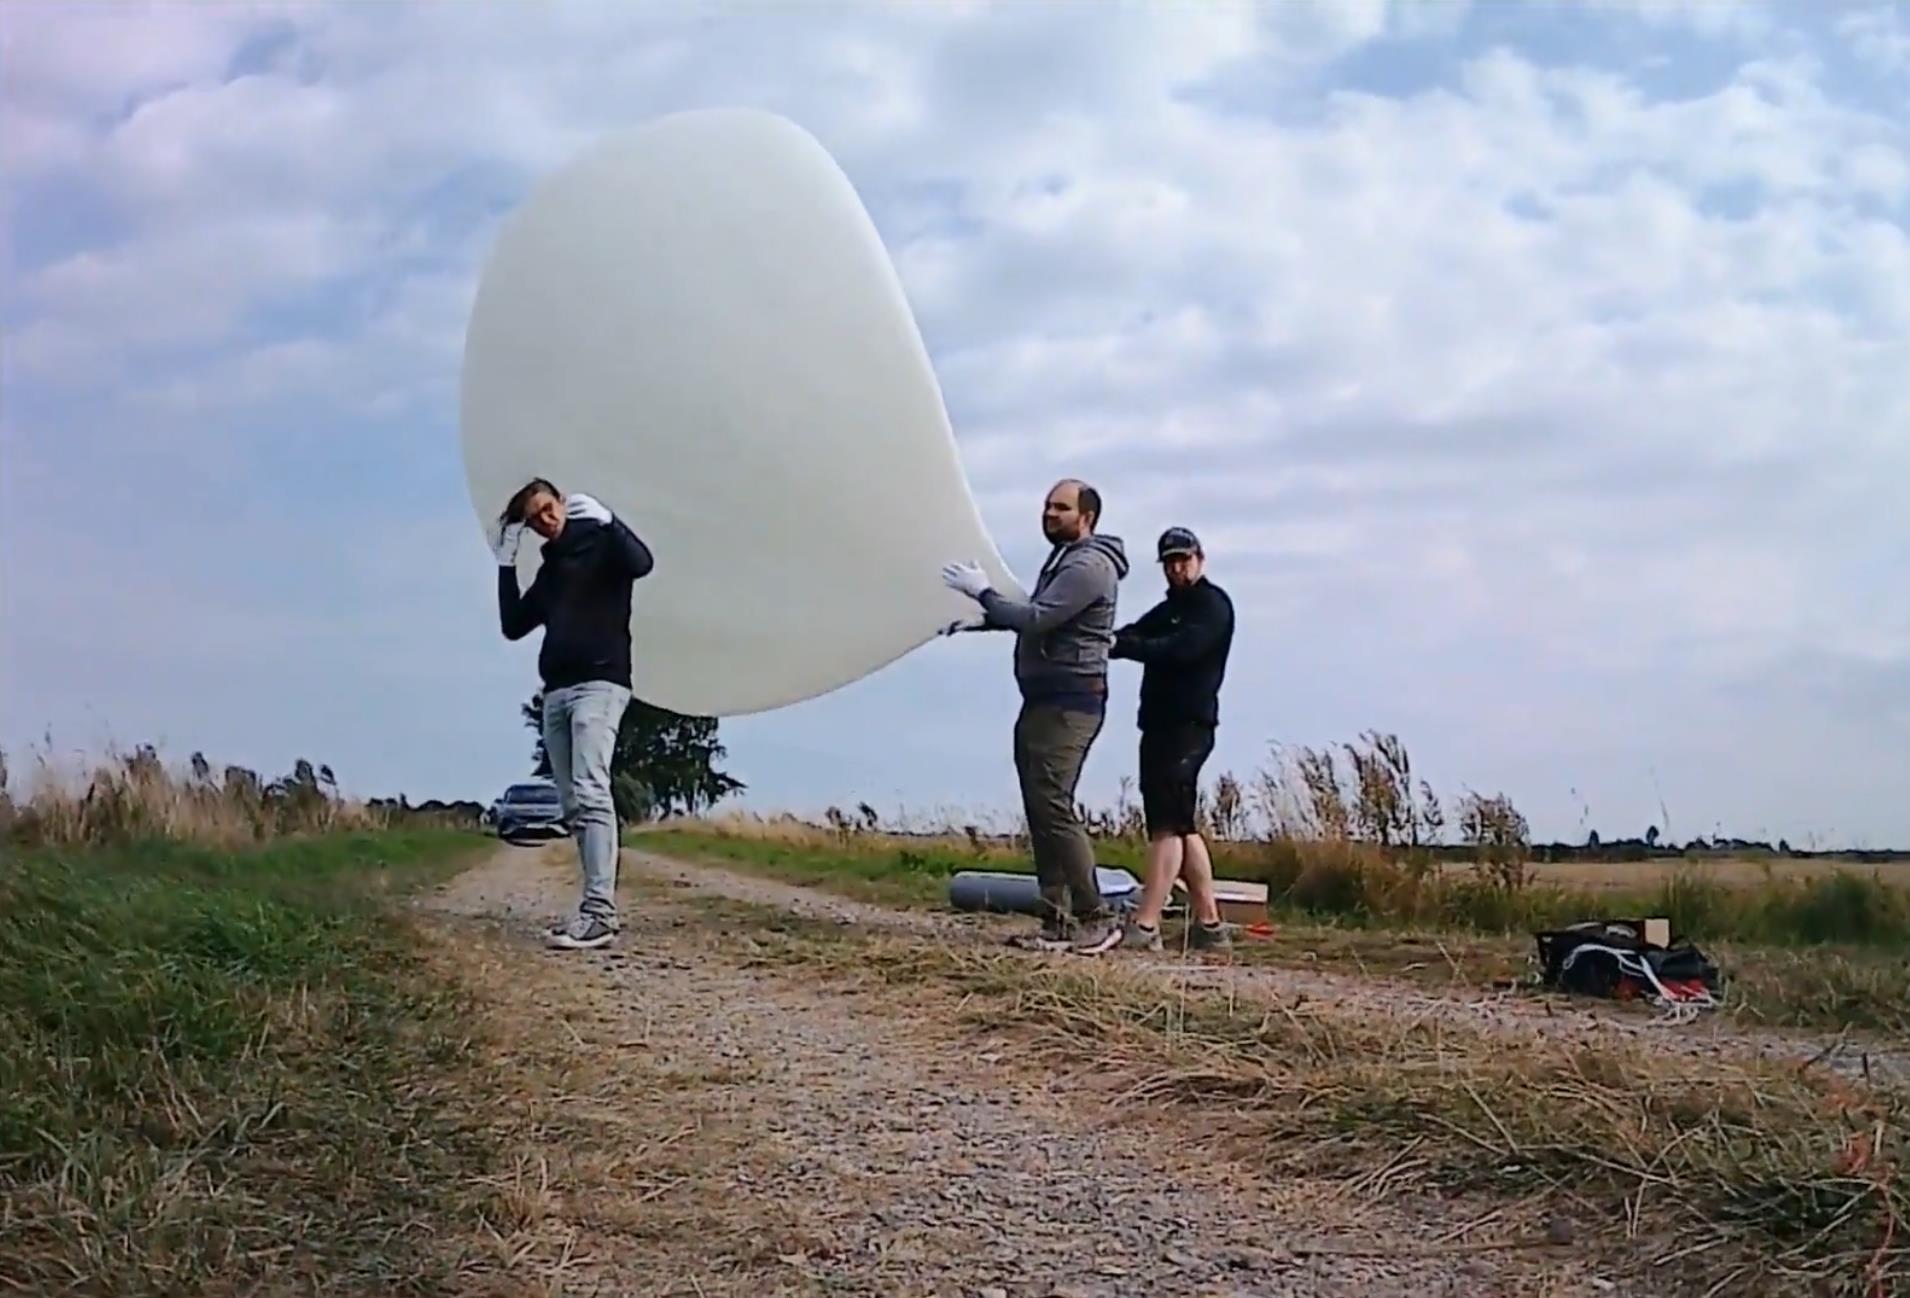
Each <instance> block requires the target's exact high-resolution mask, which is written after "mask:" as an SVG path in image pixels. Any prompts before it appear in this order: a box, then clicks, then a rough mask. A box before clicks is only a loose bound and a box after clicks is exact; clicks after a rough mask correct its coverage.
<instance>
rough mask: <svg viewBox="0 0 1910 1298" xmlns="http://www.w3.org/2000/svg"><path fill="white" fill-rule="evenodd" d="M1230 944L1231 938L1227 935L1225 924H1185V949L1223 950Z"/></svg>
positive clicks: (1231, 944) (1231, 943) (1230, 945)
mask: <svg viewBox="0 0 1910 1298" xmlns="http://www.w3.org/2000/svg"><path fill="white" fill-rule="evenodd" d="M1232 946H1233V939H1232V938H1230V937H1228V936H1227V926H1226V925H1225V924H1189V925H1188V926H1187V949H1188V950H1190V951H1225V950H1228V949H1229V948H1230V947H1232Z"/></svg>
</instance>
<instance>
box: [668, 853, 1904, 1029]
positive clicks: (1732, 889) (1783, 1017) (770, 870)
mask: <svg viewBox="0 0 1910 1298" xmlns="http://www.w3.org/2000/svg"><path fill="white" fill-rule="evenodd" d="M630 841H631V842H632V844H633V845H637V846H641V847H644V848H645V849H647V850H652V851H658V852H664V853H668V854H672V855H676V856H679V857H685V858H689V859H696V860H707V861H714V862H719V863H724V864H728V865H733V866H737V867H740V868H744V869H748V870H752V871H755V872H757V873H761V874H765V875H769V876H771V877H775V878H778V879H782V880H785V881H788V882H792V883H799V884H805V885H810V886H818V887H825V888H829V889H831V890H834V891H837V892H840V893H842V894H844V895H848V896H852V897H856V898H858V899H861V900H867V901H878V902H885V903H889V904H894V905H903V906H931V907H933V906H943V905H946V899H947V889H948V880H949V876H950V875H952V874H954V873H955V872H957V871H960V870H969V869H1007V870H1023V871H1025V870H1028V869H1029V868H1030V866H1029V864H1028V860H1027V857H1026V856H1025V855H1024V854H1022V853H1019V852H1016V851H1014V850H1013V849H1010V848H1006V847H1001V846H995V845H986V846H981V847H978V846H976V845H975V844H972V843H970V842H968V841H966V840H964V839H963V838H961V837H959V836H953V837H944V838H916V837H899V836H885V835H882V834H879V833H873V834H872V833H858V832H851V833H846V834H845V833H837V832H833V831H829V830H823V829H816V828H814V827H808V826H803V825H801V824H798V823H795V822H791V821H788V820H770V821H754V820H743V819H726V820H721V821H711V822H677V823H675V824H673V825H671V826H667V827H657V828H652V829H648V830H645V831H642V832H641V833H639V834H635V835H633V836H632V837H631V839H630ZM1097 857H1098V859H1099V860H1101V862H1102V863H1103V864H1108V865H1121V866H1125V867H1126V868H1129V869H1131V870H1132V871H1133V872H1134V873H1135V874H1136V875H1137V877H1138V876H1139V875H1140V874H1141V872H1142V861H1141V848H1140V847H1139V845H1138V844H1135V843H1133V842H1131V841H1120V840H1114V841H1108V840H1103V841H1100V842H1098V843H1097ZM1218 868H1219V870H1220V872H1221V873H1222V874H1223V875H1224V876H1228V877H1233V878H1245V879H1261V880H1265V881H1267V882H1268V883H1269V885H1270V888H1269V891H1270V895H1271V898H1272V902H1271V905H1270V907H1269V918H1270V919H1271V920H1272V921H1273V922H1274V930H1275V931H1274V933H1273V935H1272V936H1271V937H1269V938H1265V939H1259V940H1248V941H1243V942H1241V943H1240V944H1239V946H1238V948H1237V955H1238V958H1240V959H1243V960H1247V961H1250V962H1252V961H1258V962H1264V963H1271V964H1280V965H1289V966H1298V967H1328V968H1338V969H1348V970H1353V971H1356V972H1363V973H1373V974H1384V975H1387V976H1392V977H1401V978H1406V979H1409V980H1412V981H1415V982H1418V983H1422V984H1426V985H1438V986H1447V985H1452V984H1459V985H1462V986H1470V987H1494V986H1506V985H1509V984H1512V983H1515V982H1518V981H1520V980H1523V979H1526V978H1528V977H1529V976H1530V973H1531V968H1530V957H1531V955H1532V953H1533V951H1534V943H1533V940H1532V936H1531V934H1532V931H1533V930H1534V929H1536V928H1540V927H1545V926H1550V925H1555V924H1561V923H1570V922H1574V921H1577V920H1582V919H1588V918H1597V917H1601V916H1610V915H1629V916H1642V915H1668V916H1670V917H1671V918H1672V919H1673V921H1674V925H1675V927H1676V929H1677V930H1678V931H1679V932H1682V933H1685V934H1688V935H1689V936H1691V937H1692V938H1693V939H1694V940H1695V941H1697V942H1698V943H1699V944H1700V945H1701V946H1702V947H1703V948H1704V950H1705V952H1706V954H1708V955H1710V956H1711V957H1712V958H1713V959H1714V960H1715V961H1717V962H1718V963H1719V965H1720V966H1721V967H1722V968H1723V969H1724V971H1725V973H1726V976H1727V979H1728V982H1729V986H1728V995H1727V1013H1729V1014H1730V1015H1731V1016H1733V1017H1736V1018H1740V1019H1742V1020H1744V1021H1746V1022H1750V1023H1755V1024H1761V1025H1765V1026H1772V1027H1808V1028H1824V1027H1831V1028H1842V1027H1845V1026H1849V1027H1851V1028H1854V1029H1859V1030H1865V1031H1877V1032H1891V1033H1900V1032H1905V1031H1910V895H1906V894H1905V893H1903V892H1902V891H1900V890H1899V888H1898V887H1897V885H1895V884H1893V883H1886V882H1883V881H1881V880H1879V879H1877V878H1874V877H1872V874H1871V873H1868V872H1864V871H1858V870H1849V869H1840V870H1821V871H1814V872H1809V873H1806V874H1802V875H1798V876H1793V877H1783V876H1770V877H1767V876H1765V875H1764V874H1763V873H1762V872H1759V873H1757V874H1755V875H1748V874H1744V873H1739V874H1737V875H1735V876H1731V877H1728V878H1727V879H1713V878H1711V877H1710V876H1709V875H1707V874H1703V873H1699V872H1696V871H1685V872H1672V873H1664V874H1661V875H1660V876H1658V878H1657V881H1656V882H1655V883H1647V882H1644V881H1642V880H1641V881H1640V882H1639V883H1638V885H1637V886H1636V887H1634V888H1621V887H1616V886H1607V887H1604V888H1596V889H1594V888H1588V887H1584V886H1582V885H1572V886H1565V885H1560V884H1556V883H1554V882H1552V881H1551V879H1550V878H1549V877H1548V875H1547V874H1546V873H1545V872H1543V871H1531V872H1527V873H1521V874H1518V875H1516V876H1513V877H1510V878H1508V877H1507V875H1506V874H1505V872H1503V871H1498V872H1487V871H1459V870H1446V871H1435V872H1430V873H1429V874H1427V875H1426V876H1424V877H1415V876H1414V875H1412V874H1411V873H1410V872H1408V871H1407V870H1406V869H1405V868H1404V867H1401V866H1399V865H1395V864H1392V863H1389V862H1386V861H1384V860H1381V859H1378V858H1376V857H1375V856H1374V855H1373V854H1371V853H1370V852H1368V851H1366V850H1364V849H1363V848H1361V847H1360V845H1357V844H1348V843H1324V844H1313V845H1293V844H1289V845H1281V847H1280V848H1278V849H1276V848H1273V847H1269V846H1268V845H1264V844H1262V845H1253V846H1245V847H1243V846H1241V845H1232V844H1229V845H1223V849H1222V851H1221V853H1220V854H1219V862H1218Z"/></svg>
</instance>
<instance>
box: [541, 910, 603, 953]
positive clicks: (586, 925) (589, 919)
mask: <svg viewBox="0 0 1910 1298" xmlns="http://www.w3.org/2000/svg"><path fill="white" fill-rule="evenodd" d="M616 936H617V930H616V928H615V927H614V926H613V925H612V924H610V923H609V922H608V921H606V920H605V919H604V918H603V917H602V916H599V915H579V916H578V917H577V918H576V919H573V920H571V921H570V923H569V925H567V926H566V927H564V928H561V929H556V930H553V931H552V932H551V933H550V935H549V936H548V937H546V938H545V939H544V941H545V945H547V946H549V947H550V948H551V949H553V950H556V951H589V950H591V949H593V948H595V947H600V946H607V945H609V943H610V941H611V939H613V938H615V937H616Z"/></svg>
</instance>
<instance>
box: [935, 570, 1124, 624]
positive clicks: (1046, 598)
mask: <svg viewBox="0 0 1910 1298" xmlns="http://www.w3.org/2000/svg"><path fill="white" fill-rule="evenodd" d="M1103 562H1105V560H1102V559H1100V558H1098V557H1096V556H1089V558H1088V560H1087V562H1085V563H1077V564H1071V565H1069V566H1068V567H1066V568H1063V569H1062V570H1061V572H1060V573H1058V574H1057V575H1056V577H1055V579H1054V580H1053V581H1051V582H1049V583H1048V585H1047V588H1046V589H1044V590H1043V591H1042V592H1041V593H1040V594H1039V595H1037V596H1035V597H1034V598H1032V599H1010V598H1008V597H1007V596H1006V595H1003V594H1001V593H1000V592H999V591H997V590H994V589H992V588H991V587H990V586H989V585H988V578H987V577H986V576H984V575H983V574H982V570H981V569H980V568H979V567H977V566H975V565H974V564H972V563H971V564H957V563H952V564H950V565H949V566H948V567H947V568H945V569H943V570H942V580H943V581H945V582H946V583H948V585H949V586H951V587H953V588H954V589H956V590H959V591H961V592H963V593H964V594H966V595H968V596H969V597H971V598H972V599H975V600H977V601H979V602H980V604H981V606H982V614H983V616H984V617H985V618H986V625H987V627H988V628H989V629H991V630H1009V631H1030V630H1032V631H1048V630H1052V629H1053V628H1054V627H1057V626H1060V625H1061V624H1062V623H1063V622H1066V621H1067V620H1068V619H1069V618H1071V617H1073V616H1074V615H1075V614H1077V613H1079V612H1080V611H1081V610H1082V609H1084V608H1086V607H1087V606H1088V605H1089V604H1092V603H1093V602H1094V601H1095V600H1096V599H1097V598H1099V597H1100V595H1101V593H1102V591H1101V582H1100V580H1099V578H1098V576H1097V574H1096V573H1095V572H1094V570H1093V566H1092V565H1097V564H1100V563H1103Z"/></svg>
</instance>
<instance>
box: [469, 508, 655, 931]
mask: <svg viewBox="0 0 1910 1298" xmlns="http://www.w3.org/2000/svg"><path fill="white" fill-rule="evenodd" d="M526 527H529V528H530V529H531V530H532V531H533V532H536V533H537V534H538V535H539V536H541V537H542V538H544V549H543V554H542V556H541V563H540V566H539V568H538V572H537V577H536V579H535V580H533V581H532V582H531V588H530V589H529V590H527V591H525V592H523V593H522V594H519V593H518V589H517V551H518V547H519V545H520V544H521V543H522V540H523V535H524V529H525V528H526ZM496 552H497V562H498V569H497V611H498V620H499V623H500V624H501V627H502V629H503V632H504V637H505V639H507V640H521V639H523V638H524V637H525V636H527V635H529V634H530V633H531V632H532V631H534V630H536V629H537V628H538V627H540V626H541V627H543V628H544V643H543V646H542V647H541V648H540V649H539V651H538V654H537V670H538V674H539V675H540V676H541V677H542V678H543V683H544V751H545V752H546V753H547V754H548V755H549V757H550V767H551V774H552V776H553V777H554V778H555V780H556V784H557V790H558V794H559V796H560V797H561V798H562V799H563V805H564V815H565V818H566V819H567V820H568V821H569V822H570V826H571V832H572V834H573V835H574V836H575V838H576V840H577V856H578V862H579V864H580V865H581V867H582V875H583V886H582V898H581V900H580V901H579V903H578V907H577V914H576V917H575V918H574V919H572V920H571V921H570V922H569V923H568V924H564V925H558V926H555V927H553V928H552V929H551V930H550V933H549V934H548V939H549V942H550V945H552V946H553V947H557V948H560V949H569V950H577V949H584V948H590V947H599V946H603V945H605V944H606V943H608V942H609V941H610V940H611V939H612V938H614V937H615V936H616V934H617V929H618V927H619V926H618V922H617V897H616V894H617V851H618V834H617V808H616V803H615V801H614V799H613V798H612V797H611V791H610V759H611V755H612V754H613V753H614V752H615V751H616V746H617V729H618V726H619V724H620V723H621V722H622V720H623V714H624V710H625V709H626V708H628V707H629V705H630V595H631V589H630V588H631V584H632V583H633V582H635V581H637V580H639V579H641V578H643V577H645V576H647V575H649V572H650V570H651V569H652V568H653V567H655V566H656V565H655V560H654V559H653V558H652V557H651V554H650V549H649V547H648V546H646V545H645V544H644V543H643V542H642V541H641V540H639V539H638V538H637V535H636V533H634V532H632V531H631V530H630V529H629V528H628V527H626V526H625V525H624V524H623V522H622V521H621V520H620V519H618V518H615V517H614V516H612V514H611V512H610V511H609V510H608V509H605V508H604V507H603V505H602V504H601V503H599V502H598V501H597V500H595V499H594V498H592V497H590V496H586V495H581V494H576V495H571V496H565V495H563V494H562V493H560V492H559V491H558V490H557V488H556V487H554V486H552V485H551V484H550V483H549V482H547V481H545V480H544V479H542V478H537V479H534V480H532V481H531V482H529V483H527V484H525V486H523V487H522V488H521V489H519V491H518V492H517V494H516V495H514V496H512V497H511V500H510V503H509V504H508V505H506V506H505V507H504V512H503V513H502V514H501V515H500V516H499V518H498V535H497V543H496Z"/></svg>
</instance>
